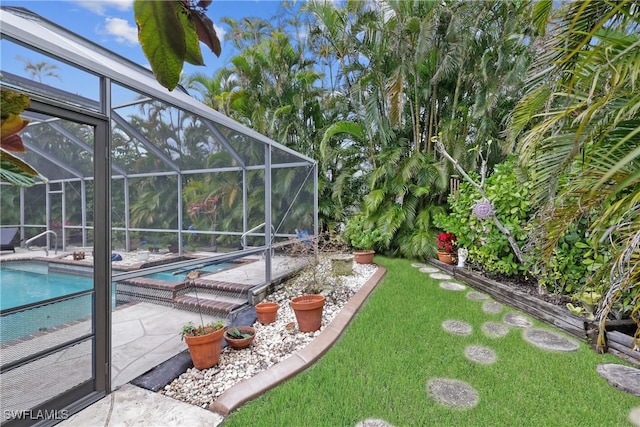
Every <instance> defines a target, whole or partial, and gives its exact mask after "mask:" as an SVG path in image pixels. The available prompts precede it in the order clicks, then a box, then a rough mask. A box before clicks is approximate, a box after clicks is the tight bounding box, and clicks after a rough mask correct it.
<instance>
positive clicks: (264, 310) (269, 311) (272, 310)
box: [256, 301, 280, 325]
mask: <svg viewBox="0 0 640 427" xmlns="http://www.w3.org/2000/svg"><path fill="white" fill-rule="evenodd" d="M279 308H280V304H278V303H277V302H268V301H265V302H261V303H258V304H256V314H257V315H258V322H260V323H262V324H263V325H267V324H269V323H273V322H275V321H276V318H277V317H278V309H279Z"/></svg>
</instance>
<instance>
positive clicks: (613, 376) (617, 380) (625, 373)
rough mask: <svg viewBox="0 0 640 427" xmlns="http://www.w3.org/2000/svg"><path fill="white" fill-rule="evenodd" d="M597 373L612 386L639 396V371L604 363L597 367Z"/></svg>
mask: <svg viewBox="0 0 640 427" xmlns="http://www.w3.org/2000/svg"><path fill="white" fill-rule="evenodd" d="M597 371H598V374H600V376H601V377H602V378H604V379H606V380H607V381H608V382H609V384H611V385H612V386H614V387H617V388H619V389H620V390H623V391H626V392H627V393H631V394H633V395H635V396H640V369H638V368H632V367H631V366H625V365H618V364H616V363H605V364H602V365H598V369H597ZM636 409H639V408H636Z"/></svg>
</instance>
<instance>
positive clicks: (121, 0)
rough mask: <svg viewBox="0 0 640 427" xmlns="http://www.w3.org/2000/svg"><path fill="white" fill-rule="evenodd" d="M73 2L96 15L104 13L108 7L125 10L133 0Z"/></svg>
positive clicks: (82, 0) (75, 0) (78, 0)
mask: <svg viewBox="0 0 640 427" xmlns="http://www.w3.org/2000/svg"><path fill="white" fill-rule="evenodd" d="M73 2H74V3H76V4H78V5H80V6H82V7H84V8H85V9H88V10H90V11H92V12H93V13H96V14H98V15H105V14H106V11H107V9H110V8H115V9H117V10H120V11H126V10H129V9H131V7H132V6H133V0H74V1H73Z"/></svg>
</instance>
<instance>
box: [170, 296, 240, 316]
mask: <svg viewBox="0 0 640 427" xmlns="http://www.w3.org/2000/svg"><path fill="white" fill-rule="evenodd" d="M173 303H174V307H175V308H177V309H180V310H187V311H196V312H197V311H200V310H202V313H205V314H211V315H215V316H220V317H223V318H226V317H228V316H229V315H230V314H231V312H232V311H233V310H234V309H238V308H240V307H242V306H243V305H245V304H246V300H244V301H243V300H237V301H221V300H219V299H209V298H205V297H203V296H202V295H201V294H198V297H195V296H192V295H181V296H179V297H176V298H174V300H173Z"/></svg>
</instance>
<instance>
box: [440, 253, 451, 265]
mask: <svg viewBox="0 0 640 427" xmlns="http://www.w3.org/2000/svg"><path fill="white" fill-rule="evenodd" d="M438 259H439V260H440V261H441V262H444V263H445V264H453V263H454V261H455V254H453V253H449V252H445V251H438Z"/></svg>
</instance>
